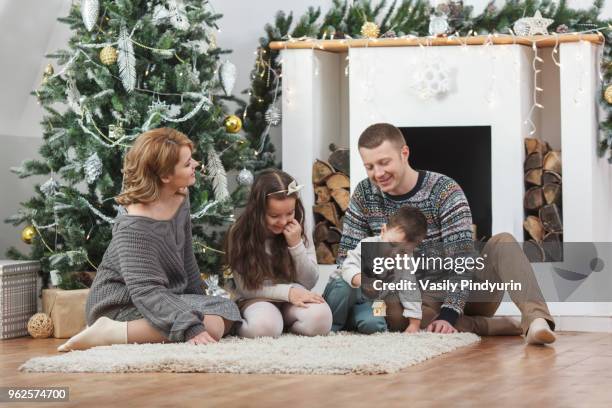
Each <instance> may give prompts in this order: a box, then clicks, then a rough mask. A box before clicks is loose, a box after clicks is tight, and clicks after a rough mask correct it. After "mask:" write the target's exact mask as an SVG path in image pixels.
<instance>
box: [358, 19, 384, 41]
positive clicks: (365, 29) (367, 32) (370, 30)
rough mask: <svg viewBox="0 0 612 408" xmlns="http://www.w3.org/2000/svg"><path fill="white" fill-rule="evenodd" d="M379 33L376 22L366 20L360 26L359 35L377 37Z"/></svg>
mask: <svg viewBox="0 0 612 408" xmlns="http://www.w3.org/2000/svg"><path fill="white" fill-rule="evenodd" d="M379 34H380V28H379V27H378V25H377V24H376V23H373V22H371V21H366V22H365V23H363V25H362V26H361V35H362V36H364V37H366V38H378V35H379Z"/></svg>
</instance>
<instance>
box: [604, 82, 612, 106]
mask: <svg viewBox="0 0 612 408" xmlns="http://www.w3.org/2000/svg"><path fill="white" fill-rule="evenodd" d="M604 98H605V100H606V102H608V103H609V104H612V85H608V86H607V87H606V92H604Z"/></svg>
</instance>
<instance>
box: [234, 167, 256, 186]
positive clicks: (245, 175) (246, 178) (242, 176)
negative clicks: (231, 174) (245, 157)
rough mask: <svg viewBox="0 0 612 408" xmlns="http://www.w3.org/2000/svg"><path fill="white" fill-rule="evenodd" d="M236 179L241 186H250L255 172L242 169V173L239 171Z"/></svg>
mask: <svg viewBox="0 0 612 408" xmlns="http://www.w3.org/2000/svg"><path fill="white" fill-rule="evenodd" d="M236 181H238V184H240V185H241V186H250V185H251V184H253V173H251V172H250V171H249V170H247V169H242V170H240V173H238V176H236Z"/></svg>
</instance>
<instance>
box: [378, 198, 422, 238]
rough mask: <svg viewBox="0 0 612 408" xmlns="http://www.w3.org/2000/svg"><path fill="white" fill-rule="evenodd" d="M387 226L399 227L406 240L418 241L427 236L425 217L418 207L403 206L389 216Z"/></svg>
mask: <svg viewBox="0 0 612 408" xmlns="http://www.w3.org/2000/svg"><path fill="white" fill-rule="evenodd" d="M387 228H399V229H400V230H401V231H402V232H403V233H404V235H405V236H406V241H407V242H416V243H419V242H421V241H422V240H423V239H425V237H426V236H427V219H426V218H425V215H423V213H422V212H421V210H419V209H418V208H416V207H410V206H404V207H400V209H399V210H397V212H396V213H395V214H393V215H392V216H391V217H389V221H388V222H387Z"/></svg>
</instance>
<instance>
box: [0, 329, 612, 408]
mask: <svg viewBox="0 0 612 408" xmlns="http://www.w3.org/2000/svg"><path fill="white" fill-rule="evenodd" d="M61 342H62V341H61V340H56V339H45V340H33V339H29V338H20V339H14V340H4V341H0V378H1V380H0V386H3V387H6V386H12V387H16V386H19V387H41V386H46V387H51V386H55V387H59V386H67V387H69V388H70V402H68V403H62V404H61V405H60V404H52V403H45V404H43V405H42V406H45V407H50V406H79V407H81V406H86V407H94V406H115V407H117V408H119V407H124V406H130V407H136V406H160V407H185V406H188V407H190V406H194V407H196V406H197V407H202V406H206V407H208V406H214V407H217V406H223V407H226V406H227V407H243V406H249V407H256V406H263V407H291V408H296V407H321V406H325V407H326V406H333V407H345V406H346V407H350V408H353V407H360V406H368V407H370V408H387V407H394V406H402V407H412V406H443V405H446V406H451V407H455V406H487V407H489V406H493V407H496V408H498V407H502V406H512V407H514V406H519V407H522V406H530V407H556V406H559V407H582V406H583V407H589V408H590V407H611V406H612V334H609V333H608V334H605V333H561V334H560V335H559V336H558V340H557V342H556V343H555V344H554V346H553V347H538V346H525V343H524V342H523V340H522V339H521V338H520V337H497V338H483V340H482V342H481V343H480V344H478V345H473V346H469V347H465V348H462V349H460V350H457V351H455V352H452V353H449V354H446V355H444V356H441V357H437V358H434V359H432V360H430V361H427V362H425V363H423V364H419V365H416V366H413V367H409V368H407V369H405V370H404V371H402V372H401V373H398V374H392V375H378V376H357V375H346V376H333V375H330V376H316V375H312V376H306V375H276V376H273V375H252V374H244V375H235V374H197V373H196V374H163V373H159V374H57V373H49V374H33V373H22V372H20V371H18V367H19V366H20V365H21V364H22V363H23V362H25V361H26V360H27V359H28V358H30V357H34V356H41V355H54V354H56V352H55V348H56V347H57V345H59V344H60V343H61ZM111 404H112V405H111ZM0 405H2V404H0ZM4 406H24V404H10V405H9V404H5V405H4ZM29 406H41V405H38V404H29Z"/></svg>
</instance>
